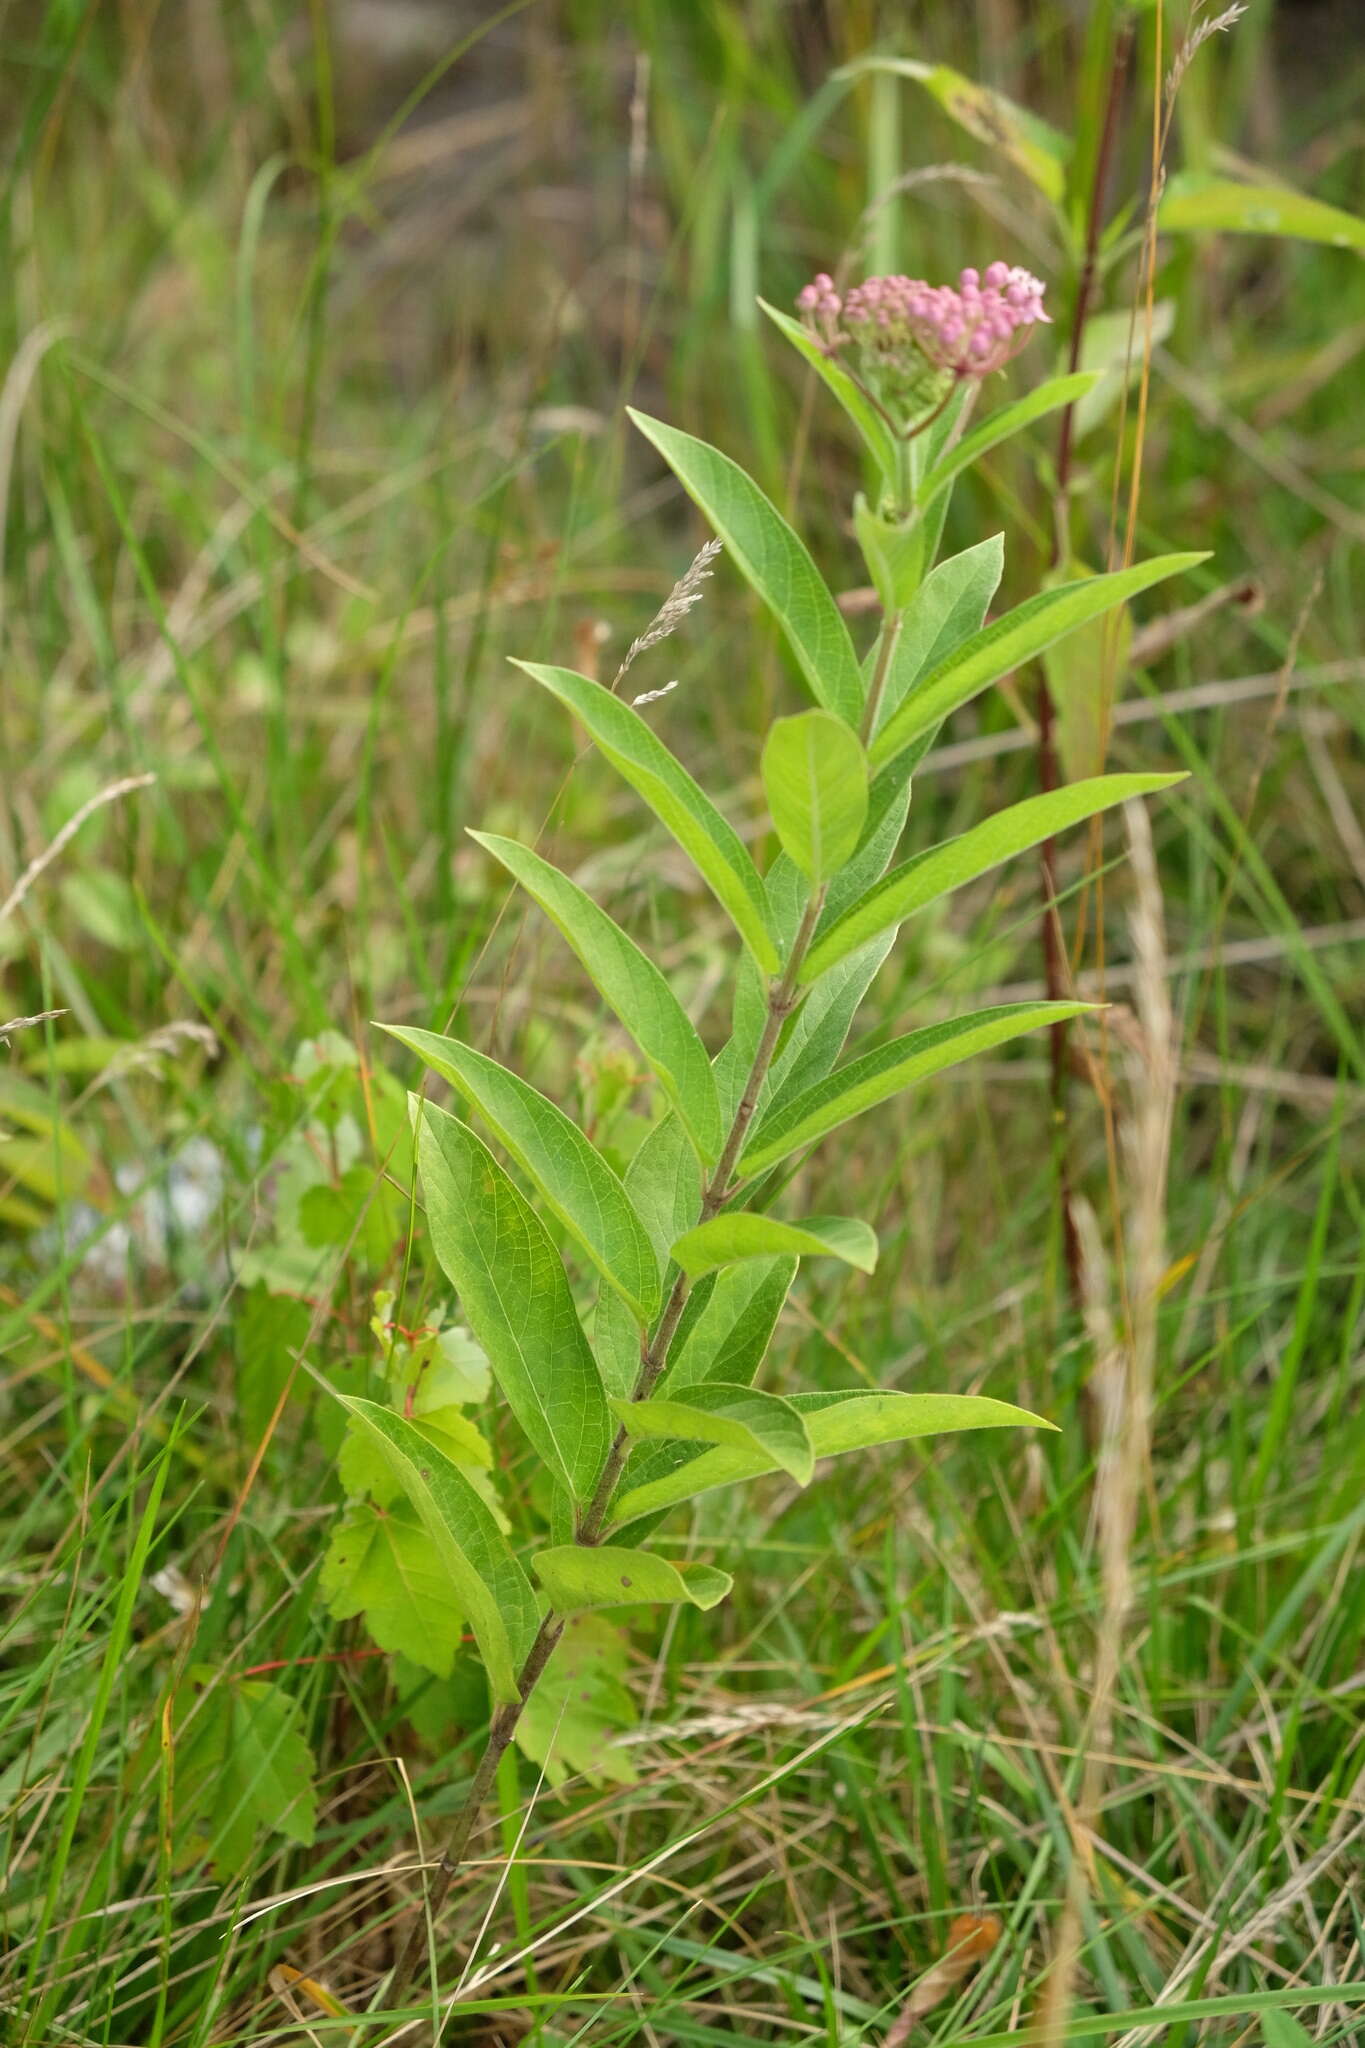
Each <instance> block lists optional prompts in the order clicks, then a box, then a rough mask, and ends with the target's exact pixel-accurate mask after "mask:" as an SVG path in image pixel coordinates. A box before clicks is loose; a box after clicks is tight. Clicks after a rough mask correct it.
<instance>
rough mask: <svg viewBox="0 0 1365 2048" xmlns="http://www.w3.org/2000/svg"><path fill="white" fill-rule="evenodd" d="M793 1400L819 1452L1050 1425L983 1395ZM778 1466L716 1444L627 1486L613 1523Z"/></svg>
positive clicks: (853, 1395) (833, 1396)
mask: <svg viewBox="0 0 1365 2048" xmlns="http://www.w3.org/2000/svg"><path fill="white" fill-rule="evenodd" d="M791 1405H792V1407H793V1408H794V1409H795V1410H796V1412H797V1414H799V1415H800V1416H801V1418H802V1420H803V1421H804V1422H805V1425H806V1428H807V1431H808V1432H809V1435H810V1442H811V1449H812V1451H813V1453H814V1455H815V1457H816V1458H817V1459H819V1458H831V1457H838V1456H840V1455H841V1454H842V1453H843V1452H845V1451H858V1450H867V1449H870V1448H871V1447H872V1446H873V1445H875V1444H889V1443H906V1442H909V1441H910V1440H911V1439H913V1438H915V1437H922V1436H946V1435H949V1434H951V1433H953V1432H954V1431H957V1430H963V1429H1007V1428H1018V1427H1019V1426H1021V1425H1023V1426H1025V1427H1031V1428H1034V1429H1051V1428H1052V1427H1053V1425H1052V1424H1051V1423H1049V1422H1045V1421H1044V1420H1043V1418H1042V1417H1041V1416H1039V1415H1032V1414H1030V1413H1029V1411H1028V1409H1026V1408H1015V1407H1013V1406H1011V1404H1010V1403H1009V1402H1007V1401H992V1400H989V1399H987V1398H986V1397H985V1396H984V1395H980V1394H879V1393H866V1394H865V1393H861V1392H859V1393H846V1394H795V1395H793V1396H792V1399H791ZM778 1469H779V1468H778V1466H777V1465H776V1464H775V1463H774V1461H773V1459H772V1457H771V1456H770V1455H768V1454H767V1453H765V1452H762V1451H758V1450H755V1451H743V1450H737V1449H735V1448H734V1447H733V1446H731V1445H717V1446H716V1448H715V1449H714V1450H710V1451H703V1452H702V1454H701V1456H700V1457H699V1458H694V1459H692V1460H691V1462H690V1463H689V1464H686V1465H682V1466H680V1467H679V1468H678V1469H677V1470H676V1471H674V1472H670V1473H668V1474H666V1475H665V1476H664V1477H662V1478H660V1479H657V1480H651V1481H649V1482H647V1483H646V1484H645V1485H643V1486H633V1487H630V1488H629V1489H628V1490H627V1491H626V1492H624V1493H623V1494H622V1495H621V1497H620V1499H619V1500H618V1501H617V1503H616V1505H615V1507H614V1508H613V1510H612V1527H613V1528H624V1527H625V1525H626V1524H627V1523H628V1522H634V1521H637V1520H638V1519H639V1517H640V1516H642V1515H651V1514H658V1513H659V1512H660V1510H662V1509H664V1508H670V1507H675V1506H676V1505H677V1504H678V1502H679V1501H684V1500H692V1499H693V1498H695V1496H696V1495H697V1494H699V1493H709V1492H710V1491H711V1490H712V1489H713V1488H715V1487H718V1486H736V1485H739V1484H741V1483H742V1482H743V1481H744V1480H747V1479H758V1478H761V1477H762V1475H763V1474H764V1473H765V1472H775V1471H777V1470H778Z"/></svg>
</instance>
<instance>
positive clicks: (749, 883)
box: [516, 661, 779, 974]
mask: <svg viewBox="0 0 1365 2048" xmlns="http://www.w3.org/2000/svg"><path fill="white" fill-rule="evenodd" d="M516 666H517V667H518V668H521V669H525V671H526V673H527V675H528V676H530V677H532V678H533V680H534V681H536V682H538V683H541V684H543V686H544V687H545V688H546V689H547V690H549V691H550V692H551V693H552V695H554V696H556V697H558V698H559V700H560V702H561V703H562V704H567V705H568V707H569V709H570V710H571V711H572V712H573V714H574V716H575V717H576V718H578V719H580V720H581V722H582V723H583V725H585V726H586V727H587V730H588V732H589V734H590V735H591V737H592V739H593V740H594V741H595V742H596V744H597V746H598V747H599V749H600V750H601V752H602V753H604V754H605V755H606V757H607V759H608V760H609V761H610V762H611V764H612V766H613V767H614V768H615V769H617V770H618V771H619V773H620V774H621V775H623V776H624V777H625V779H626V781H627V782H628V783H629V784H630V786H631V788H632V789H634V790H635V791H636V792H637V793H638V794H639V795H640V796H642V797H643V798H644V800H645V802H646V803H647V804H648V805H649V807H650V809H651V810H652V811H653V813H654V815H655V817H657V818H658V819H659V820H660V822H661V823H662V824H664V825H666V826H667V828H668V830H669V831H670V832H671V833H672V834H673V837H674V838H675V839H676V840H677V842H678V844H679V845H680V846H681V847H682V848H683V850H684V852H685V853H687V854H688V855H689V857H690V858H691V860H692V861H693V863H694V864H695V866H696V868H697V871H698V873H699V874H700V875H701V877H702V879H703V880H704V881H705V882H706V884H707V886H708V888H710V889H711V890H712V892H713V893H714V895H715V897H716V900H717V901H718V902H719V904H720V906H721V908H722V909H723V910H725V911H727V912H728V913H729V916H730V918H731V919H732V921H733V923H734V926H735V929H736V931H737V932H738V933H739V935H740V937H741V938H742V939H743V941H744V943H745V945H746V946H747V947H748V948H749V951H750V952H751V953H752V954H753V956H754V959H755V960H756V961H757V963H758V965H759V967H760V968H761V970H762V971H763V973H764V974H775V973H776V972H777V969H778V964H779V963H778V957H777V948H776V946H775V945H774V944H773V941H772V935H771V933H770V932H769V930H768V903H767V898H766V896H765V895H764V893H763V883H762V880H761V879H760V877H759V873H758V870H757V868H756V867H755V866H754V864H753V862H752V860H751V859H750V858H749V855H748V853H747V852H746V850H745V847H744V843H743V841H742V840H741V839H740V837H739V835H738V833H737V832H735V830H734V828H733V827H732V826H730V825H729V824H727V823H726V821H725V819H724V818H723V817H722V816H721V814H720V812H719V811H718V810H717V809H716V807H715V805H714V804H713V803H712V801H711V799H710V797H708V796H707V795H706V794H705V792H704V791H703V790H701V789H699V788H698V786H697V784H696V783H695V782H694V781H693V779H692V777H691V776H690V775H689V774H688V772H687V770H686V769H685V768H684V767H683V765H682V763H681V761H679V760H678V759H677V757H676V755H674V754H672V753H670V752H669V750H668V748H667V747H666V746H665V745H664V743H663V741H662V740H661V739H659V737H658V736H657V734H656V733H655V732H654V731H653V730H652V728H651V727H650V726H649V725H648V724H647V723H646V722H645V720H644V719H643V718H641V716H640V714H639V712H638V711H635V710H633V709H632V708H631V706H630V705H629V704H623V703H622V701H621V699H620V698H619V697H613V695H612V694H611V691H610V690H605V689H603V687H602V685H601V684H600V683H594V682H593V681H592V680H591V679H590V678H589V677H588V676H580V675H577V674H575V672H574V671H573V670H572V669H568V668H543V667H541V666H540V664H539V663H537V662H533V661H519V662H517V663H516Z"/></svg>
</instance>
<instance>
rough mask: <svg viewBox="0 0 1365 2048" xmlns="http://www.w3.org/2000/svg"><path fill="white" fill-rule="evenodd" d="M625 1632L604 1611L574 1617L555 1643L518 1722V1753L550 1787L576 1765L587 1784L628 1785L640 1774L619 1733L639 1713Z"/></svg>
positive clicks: (629, 1725) (558, 1782) (628, 1725)
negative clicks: (628, 1681)
mask: <svg viewBox="0 0 1365 2048" xmlns="http://www.w3.org/2000/svg"><path fill="white" fill-rule="evenodd" d="M628 1663H629V1651H628V1648H627V1644H626V1639H625V1637H624V1636H623V1635H622V1634H621V1632H620V1630H619V1629H618V1628H616V1627H615V1626H614V1625H613V1624H612V1623H611V1622H610V1621H608V1620H607V1619H606V1617H605V1615H602V1614H592V1613H584V1614H575V1615H571V1616H570V1618H569V1620H568V1622H567V1623H566V1625H565V1629H564V1634H563V1636H562V1637H561V1638H560V1642H559V1647H558V1648H557V1649H556V1651H555V1653H554V1656H553V1657H552V1658H551V1660H550V1663H549V1664H548V1666H547V1667H546V1669H545V1671H544V1673H543V1675H542V1676H541V1678H540V1681H539V1683H538V1684H537V1686H536V1688H535V1690H534V1692H533V1693H532V1694H531V1696H530V1698H529V1699H528V1700H527V1702H526V1705H525V1707H524V1708H523V1710H522V1715H521V1719H520V1720H519V1721H518V1723H517V1730H516V1742H517V1747H518V1749H520V1750H521V1751H522V1753H523V1755H525V1756H528V1757H530V1759H531V1761H532V1763H534V1764H539V1765H541V1766H542V1767H543V1769H544V1772H545V1776H546V1778H547V1780H548V1782H549V1783H550V1784H551V1785H562V1784H563V1783H564V1780H565V1778H566V1777H567V1776H568V1775H569V1773H570V1771H579V1772H581V1773H582V1775H583V1776H584V1777H585V1778H586V1779H587V1780H588V1783H589V1784H590V1785H633V1784H634V1783H635V1780H636V1777H637V1775H638V1773H637V1772H636V1769H635V1766H634V1764H633V1763H632V1762H631V1757H630V1751H629V1750H628V1749H623V1748H622V1747H621V1745H620V1743H619V1742H618V1741H617V1739H616V1738H617V1737H618V1735H619V1734H620V1731H621V1730H622V1729H623V1728H630V1727H633V1726H634V1724H635V1722H636V1721H637V1720H638V1718H639V1716H638V1714H637V1712H636V1708H635V1702H634V1700H633V1699H632V1698H631V1695H630V1692H629V1689H628V1688H627V1686H626V1684H625V1682H624V1681H625V1673H626V1670H627V1667H628Z"/></svg>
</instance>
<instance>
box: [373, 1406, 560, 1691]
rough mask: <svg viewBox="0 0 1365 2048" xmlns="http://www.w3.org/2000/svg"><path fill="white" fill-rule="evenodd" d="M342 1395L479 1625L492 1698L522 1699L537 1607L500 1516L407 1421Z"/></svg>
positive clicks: (473, 1625)
mask: <svg viewBox="0 0 1365 2048" xmlns="http://www.w3.org/2000/svg"><path fill="white" fill-rule="evenodd" d="M338 1399H339V1400H340V1401H341V1402H342V1404H343V1406H345V1407H346V1408H347V1409H348V1410H349V1411H350V1413H351V1414H352V1415H353V1416H354V1417H355V1418H356V1420H357V1421H358V1422H359V1423H361V1425H362V1426H363V1427H364V1428H366V1429H367V1430H369V1431H370V1432H371V1433H372V1434H373V1435H374V1437H375V1439H376V1441H377V1442H378V1443H379V1445H380V1447H381V1448H382V1450H383V1452H384V1455H385V1457H386V1458H387V1459H388V1460H389V1463H390V1465H391V1466H392V1468H393V1472H394V1476H395V1477H396V1478H397V1480H398V1482H399V1484H400V1485H401V1487H402V1489H403V1491H404V1493H405V1494H406V1495H407V1497H408V1499H409V1500H410V1501H411V1502H412V1505H413V1506H414V1507H415V1508H416V1510H417V1513H418V1515H419V1516H420V1517H421V1520H422V1525H423V1527H424V1528H425V1529H426V1531H427V1533H428V1534H429V1536H430V1537H431V1539H432V1541H433V1543H434V1544H435V1545H436V1548H437V1550H438V1552H439V1553H440V1557H441V1561H442V1563H443V1564H444V1566H445V1569H446V1572H447V1574H448V1576H449V1579H450V1585H451V1592H452V1594H453V1596H454V1598H455V1600H456V1602H457V1603H458V1605H459V1606H460V1608H461V1609H462V1610H463V1612H464V1614H465V1616H466V1617H467V1619H468V1622H469V1625H470V1627H471V1629H472V1630H473V1631H474V1640H475V1641H476V1642H477V1644H478V1646H479V1651H480V1654H481V1655H482V1657H483V1661H484V1667H485V1669H486V1670H487V1672H488V1683H489V1687H490V1689H491V1691H492V1694H493V1697H494V1699H495V1700H497V1701H499V1702H500V1703H504V1704H506V1703H510V1702H511V1701H513V1700H515V1699H517V1698H518V1697H519V1694H518V1691H517V1673H518V1672H519V1671H520V1670H521V1667H522V1665H523V1664H524V1663H525V1661H526V1658H527V1655H528V1653H529V1651H530V1648H531V1645H532V1643H533V1642H534V1641H535V1638H536V1631H537V1630H538V1629H539V1627H540V1607H539V1603H538V1602H537V1600H536V1596H535V1590H534V1588H533V1587H532V1585H531V1582H530V1580H529V1579H528V1578H527V1576H526V1574H525V1572H524V1571H523V1570H522V1568H521V1566H520V1565H519V1564H518V1563H517V1561H516V1559H515V1558H514V1557H513V1555H512V1553H511V1551H510V1550H509V1549H508V1547H507V1544H506V1541H505V1540H504V1538H503V1536H502V1534H501V1532H500V1530H499V1529H498V1525H497V1523H496V1522H495V1521H494V1520H493V1517H492V1515H491V1514H490V1513H489V1511H488V1509H487V1508H486V1507H485V1506H484V1504H483V1502H482V1501H481V1500H480V1499H479V1496H478V1494H477V1493H476V1492H475V1491H474V1489H473V1487H472V1486H471V1485H470V1483H469V1481H468V1480H467V1479H466V1478H465V1476H464V1474H463V1473H462V1472H461V1471H460V1470H459V1467H458V1466H456V1465H453V1464H452V1463H451V1461H450V1459H449V1458H447V1457H445V1456H443V1454H442V1453H441V1452H440V1451H438V1450H436V1449H435V1447H434V1446H433V1445H432V1444H430V1443H428V1441H427V1439H426V1438H425V1437H424V1436H422V1435H421V1434H420V1433H419V1432H418V1431H417V1430H415V1429H414V1428H413V1426H412V1424H411V1423H410V1422H405V1421H404V1419H403V1417H402V1416H401V1415H395V1414H394V1413H393V1411H392V1409H389V1408H381V1407H380V1406H379V1405H378V1403H377V1402H374V1401H362V1400H359V1399H357V1398H355V1397H353V1396H351V1395H346V1394H342V1395H339V1396H338Z"/></svg>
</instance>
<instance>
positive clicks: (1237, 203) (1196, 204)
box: [1156, 171, 1365, 249]
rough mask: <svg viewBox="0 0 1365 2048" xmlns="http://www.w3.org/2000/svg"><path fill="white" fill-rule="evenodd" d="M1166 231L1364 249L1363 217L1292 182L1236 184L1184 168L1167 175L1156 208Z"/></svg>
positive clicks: (1162, 227)
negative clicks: (1271, 237)
mask: <svg viewBox="0 0 1365 2048" xmlns="http://www.w3.org/2000/svg"><path fill="white" fill-rule="evenodd" d="M1156 219H1157V226H1158V227H1159V228H1160V229H1161V230H1162V232H1163V233H1164V234H1234V235H1287V236H1289V237H1290V238H1291V239H1292V240H1294V241H1296V242H1328V243H1330V244H1331V246H1332V247H1333V248H1334V249H1365V218H1362V216H1361V215H1360V214H1358V213H1346V212H1345V211H1344V210H1343V209H1342V208H1341V207H1339V206H1329V205H1328V204H1327V202H1326V201H1325V200H1322V199H1313V198H1310V197H1309V195H1308V194H1307V193H1306V192H1296V191H1295V190H1294V189H1293V187H1292V186H1290V185H1277V184H1273V183H1272V184H1267V183H1262V182H1261V181H1259V180H1258V181H1257V182H1256V183H1255V184H1239V183H1238V182H1237V180H1236V179H1234V178H1208V177H1204V176H1202V175H1201V174H1200V173H1198V172H1193V171H1185V172H1182V173H1181V174H1180V175H1179V176H1177V177H1174V178H1172V179H1171V181H1170V183H1169V184H1168V185H1167V187H1166V190H1165V192H1164V193H1163V194H1162V197H1161V205H1160V207H1159V208H1158V210H1157V217H1156Z"/></svg>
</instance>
